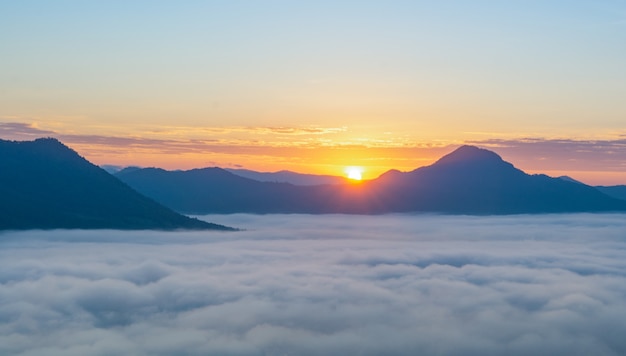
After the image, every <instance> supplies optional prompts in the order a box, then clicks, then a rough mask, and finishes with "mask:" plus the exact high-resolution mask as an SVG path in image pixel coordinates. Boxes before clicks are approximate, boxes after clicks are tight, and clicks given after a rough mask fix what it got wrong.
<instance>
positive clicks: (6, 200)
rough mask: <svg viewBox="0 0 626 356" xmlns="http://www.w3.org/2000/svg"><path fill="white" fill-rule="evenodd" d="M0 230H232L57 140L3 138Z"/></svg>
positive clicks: (0, 170) (0, 182) (0, 168)
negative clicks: (190, 213)
mask: <svg viewBox="0 0 626 356" xmlns="http://www.w3.org/2000/svg"><path fill="white" fill-rule="evenodd" d="M0 196H1V197H2V199H1V200H0V230H6V229H56V228H80V229H92V228H97V229H221V230H226V229H230V228H227V227H224V226H221V225H216V224H210V223H206V222H204V221H200V220H197V219H192V218H189V217H186V216H183V215H180V214H178V213H176V212H174V211H172V210H170V209H169V208H166V207H164V206H162V205H160V204H158V203H156V202H154V201H153V200H152V199H150V198H147V197H145V196H143V195H141V194H139V193H137V192H136V191H134V190H133V189H131V188H130V187H128V186H127V185H126V184H124V183H123V182H121V181H119V180H118V179H116V178H115V177H113V176H112V175H110V174H109V173H107V172H106V171H104V170H103V169H101V168H99V167H97V166H95V165H93V164H91V163H90V162H88V161H87V160H85V159H84V158H83V157H81V156H79V155H78V154H77V153H76V152H75V151H73V150H71V149H70V148H68V147H66V146H65V145H63V144H62V143H61V142H59V141H57V140H56V139H52V138H42V139H37V140H35V141H24V142H17V141H6V140H0Z"/></svg>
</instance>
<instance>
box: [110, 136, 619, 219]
mask: <svg viewBox="0 0 626 356" xmlns="http://www.w3.org/2000/svg"><path fill="white" fill-rule="evenodd" d="M117 176H118V177H119V178H120V179H121V180H123V181H125V182H126V183H128V184H129V185H130V186H132V187H133V188H135V189H137V190H138V191H140V192H141V193H143V194H146V195H148V196H150V197H153V198H154V199H155V200H157V201H159V202H161V203H162V204H164V205H166V206H169V207H171V208H173V209H175V210H178V211H182V212H192V213H233V212H252V213H356V214H382V213H391V212H439V213H453V214H518V213H552V212H601V211H626V202H624V201H620V200H617V199H613V198H610V197H608V196H606V195H604V194H602V193H600V192H599V191H598V190H596V189H595V188H593V187H590V186H587V185H584V184H579V183H573V182H568V181H565V180H562V179H558V178H550V177H548V176H545V175H528V174H526V173H524V172H522V171H521V170H519V169H517V168H515V167H514V166H513V165H512V164H510V163H508V162H505V161H503V160H502V158H500V156H498V155H497V154H496V153H494V152H491V151H488V150H484V149H480V148H477V147H472V146H463V147H460V148H458V149H457V150H455V151H454V152H452V153H450V154H448V155H446V156H444V157H442V158H441V159H440V160H439V161H437V162H436V163H434V164H433V165H431V166H428V167H422V168H419V169H416V170H414V171H411V172H406V173H403V172H399V171H395V170H392V171H389V172H387V173H385V174H383V175H382V176H381V177H379V178H378V179H375V180H372V181H367V182H362V183H358V184H334V185H330V184H328V185H316V186H294V185H291V184H285V183H267V182H258V181H254V180H251V179H247V178H243V177H239V176H236V175H233V174H231V173H229V172H227V171H225V170H223V169H220V168H205V169H197V170H191V171H176V172H168V171H164V170H160V169H141V170H134V171H129V172H125V171H122V172H120V173H118V174H117Z"/></svg>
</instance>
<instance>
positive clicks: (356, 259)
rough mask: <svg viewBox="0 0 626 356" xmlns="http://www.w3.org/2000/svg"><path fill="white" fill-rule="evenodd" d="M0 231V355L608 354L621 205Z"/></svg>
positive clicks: (620, 263) (619, 279) (619, 341)
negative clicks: (547, 211) (169, 227)
mask: <svg viewBox="0 0 626 356" xmlns="http://www.w3.org/2000/svg"><path fill="white" fill-rule="evenodd" d="M201 218H202V219H206V220H207V221H211V222H215V223H219V224H224V225H228V226H234V227H237V228H241V229H245V230H244V231H238V232H228V233H226V232H210V231H209V232H155V231H113V230H101V231H82V230H55V231H22V232H3V233H0V354H13V355H42V354H45V355H85V354H90V355H112V354H133V355H180V354H185V355H207V354H210V355H329V354H352V355H380V354H385V355H415V354H420V355H502V354H507V355H529V354H550V355H589V354H594V355H620V354H624V353H626V340H625V339H624V338H623V335H626V324H625V323H624V320H626V258H625V257H626V219H625V218H626V215H623V214H597V215H594V214H566V215H538V216H532V215H529V216H523V215H522V216H498V217H470V216H437V215H383V216H346V215H321V216H309V215H244V214H237V215H215V216H204V217H201Z"/></svg>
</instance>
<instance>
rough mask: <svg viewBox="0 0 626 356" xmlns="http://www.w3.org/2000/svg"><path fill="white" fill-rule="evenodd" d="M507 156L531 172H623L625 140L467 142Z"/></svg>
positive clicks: (533, 139) (625, 150)
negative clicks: (546, 170)
mask: <svg viewBox="0 0 626 356" xmlns="http://www.w3.org/2000/svg"><path fill="white" fill-rule="evenodd" d="M469 143H470V144H477V145H480V146H483V147H487V148H491V149H493V150H495V151H497V152H499V153H500V154H502V155H503V156H505V157H510V159H511V160H512V161H514V162H517V163H518V164H520V165H522V166H531V167H532V166H534V168H533V169H534V170H537V169H548V170H554V169H557V170H588V171H594V170H597V171H623V170H624V168H626V139H624V138H619V139H605V140H573V139H544V138H526V139H516V140H504V139H490V140H482V141H471V142H469Z"/></svg>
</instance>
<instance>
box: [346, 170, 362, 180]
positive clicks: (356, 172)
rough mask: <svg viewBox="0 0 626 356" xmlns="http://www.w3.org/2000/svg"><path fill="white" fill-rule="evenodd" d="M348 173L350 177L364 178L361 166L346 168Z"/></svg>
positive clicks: (353, 178) (355, 178)
mask: <svg viewBox="0 0 626 356" xmlns="http://www.w3.org/2000/svg"><path fill="white" fill-rule="evenodd" d="M346 174H347V176H348V179H352V180H361V179H363V168H361V167H348V168H346Z"/></svg>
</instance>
